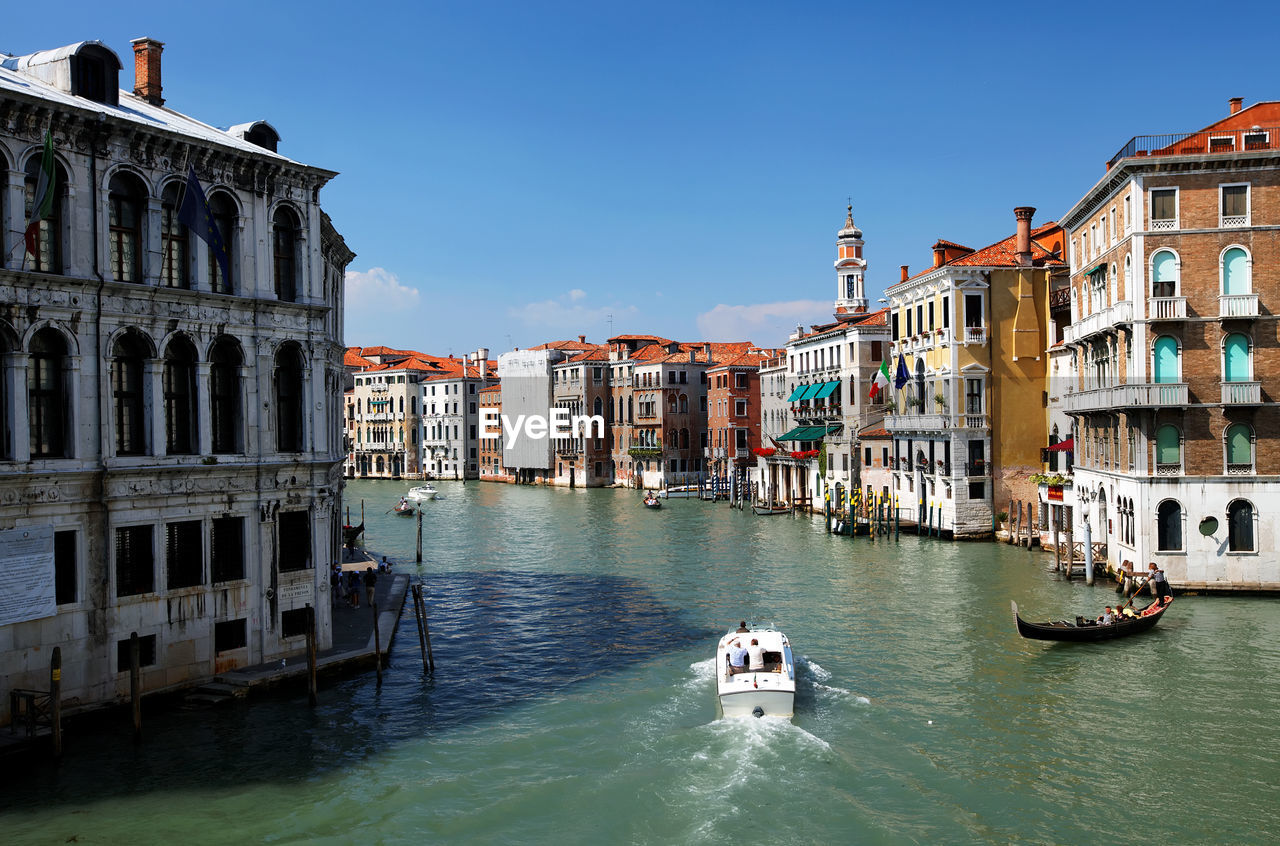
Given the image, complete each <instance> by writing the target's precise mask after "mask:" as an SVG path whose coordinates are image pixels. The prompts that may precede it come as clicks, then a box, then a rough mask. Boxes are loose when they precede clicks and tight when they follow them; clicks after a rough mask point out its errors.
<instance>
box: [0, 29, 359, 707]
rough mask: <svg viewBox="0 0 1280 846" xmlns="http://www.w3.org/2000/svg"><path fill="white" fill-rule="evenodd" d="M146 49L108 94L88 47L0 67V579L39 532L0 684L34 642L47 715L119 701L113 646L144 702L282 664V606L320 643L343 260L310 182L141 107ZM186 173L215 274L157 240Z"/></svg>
mask: <svg viewBox="0 0 1280 846" xmlns="http://www.w3.org/2000/svg"><path fill="white" fill-rule="evenodd" d="M162 47H163V45H161V44H160V43H159V42H155V41H152V40H150V39H138V40H137V41H135V42H134V50H135V61H136V65H135V71H136V76H137V80H138V84H137V86H136V87H135V89H134V92H132V93H131V92H129V91H120V90H118V88H119V85H118V82H119V73H120V70H121V65H120V61H119V58H118V56H117V55H116V53H115V52H113V51H112V50H111V49H110V48H108V47H106V46H105V45H103V44H102V43H100V42H96V41H87V42H80V43H78V44H73V45H70V46H67V47H63V48H60V49H56V50H51V51H46V52H41V53H35V54H32V55H28V56H9V57H6V56H2V55H0V251H2V252H0V352H2V353H3V361H4V378H3V380H2V382H0V386H2V388H3V390H2V391H0V433H2V437H0V529H4V530H6V531H3V532H0V572H4V573H5V574H6V575H7V576H9V577H11V576H12V574H13V573H14V572H15V568H16V567H18V566H20V565H21V564H22V560H21V559H19V558H18V557H17V555H18V552H19V551H20V549H19V546H18V544H17V543H16V541H15V539H16V538H18V537H20V536H21V535H22V534H24V533H26V534H33V533H34V534H40V533H52V537H53V543H52V554H51V555H46V554H44V553H42V554H41V555H40V556H37V558H36V559H34V563H33V560H32V559H27V560H26V566H27V569H26V570H25V571H24V577H23V579H22V580H21V583H20V584H18V585H15V580H14V579H12V578H8V577H7V578H6V581H7V582H8V585H7V588H6V591H7V592H8V593H11V594H14V593H16V594H17V596H16V598H14V597H11V599H12V601H10V602H8V603H6V605H5V609H4V618H3V619H0V678H3V679H4V682H5V685H6V686H7V687H8V688H35V689H47V687H48V680H49V659H50V652H51V649H52V647H53V646H55V645H58V646H60V647H61V650H62V666H63V669H62V694H63V698H64V701H65V703H66V704H67V705H68V706H71V707H72V708H74V707H77V706H84V707H88V706H93V705H98V704H104V703H111V702H115V701H120V700H123V699H125V698H127V697H128V695H129V676H130V672H129V671H130V669H131V662H130V658H129V651H128V649H127V644H128V641H129V638H130V635H131V633H134V632H136V633H137V634H138V635H139V637H140V640H141V646H142V649H141V661H140V662H139V663H140V667H141V681H142V687H143V691H144V692H154V691H160V690H165V689H172V688H177V687H181V686H184V685H187V684H190V683H193V682H196V681H199V680H203V679H207V678H209V677H211V676H213V675H214V674H216V673H218V672H220V671H223V670H227V669H230V668H234V667H238V666H245V665H253V664H257V663H260V662H264V661H269V660H278V659H279V658H281V657H282V656H285V655H295V654H298V653H299V652H301V651H302V650H303V648H304V643H305V631H306V629H307V623H308V616H309V612H308V611H307V606H308V605H311V606H313V607H314V608H315V610H316V612H317V613H316V614H315V623H316V627H317V632H318V639H319V645H320V647H321V648H323V647H325V646H326V645H328V644H329V643H330V642H331V639H332V637H331V621H330V614H329V605H330V603H329V597H328V591H327V588H328V569H327V566H326V565H327V563H328V562H330V561H332V560H334V559H335V558H336V556H337V554H338V549H339V546H340V543H341V520H340V510H341V509H340V500H341V490H342V480H341V458H342V456H341V449H342V436H341V430H340V424H341V412H340V408H339V405H340V401H341V394H342V388H341V385H342V376H343V373H342V351H343V350H342V345H341V338H342V318H343V314H342V280H343V274H344V270H345V266H346V265H347V263H348V262H349V261H350V260H351V259H352V258H353V254H352V253H351V251H350V250H349V249H348V248H347V247H346V245H345V243H344V242H343V240H342V238H341V236H339V235H338V233H337V232H335V231H334V229H333V227H332V226H331V225H330V223H329V220H328V218H327V216H326V215H325V214H324V213H323V212H322V211H321V208H320V204H319V201H318V195H319V192H320V189H321V188H322V187H323V186H324V185H325V184H326V183H327V182H328V181H329V180H330V179H332V178H333V177H334V176H335V174H334V173H333V172H332V171H327V170H323V169H320V168H315V167H311V166H308V165H303V164H299V163H297V162H294V161H291V160H290V159H288V158H286V157H285V156H283V155H281V154H280V153H278V152H277V150H276V147H277V143H278V141H279V137H278V135H277V133H276V131H275V130H274V129H273V128H272V127H271V126H270V124H268V123H266V122H263V121H258V122H253V123H246V124H242V125H241V126H238V127H233V128H232V129H230V130H220V129H217V128H215V127H212V126H209V125H206V124H204V123H201V122H199V121H198V120H195V119H193V118H189V117H186V116H184V115H182V114H181V113H179V112H177V111H173V110H172V109H170V108H168V107H162V105H161V104H162V103H163V102H164V100H163V99H162V97H161V87H160V52H161V49H162ZM46 134H47V135H48V136H49V137H50V138H51V139H52V148H53V159H54V170H55V181H54V202H53V205H52V209H51V211H50V213H49V214H48V215H47V216H46V217H45V218H44V220H42V221H40V222H39V223H37V224H36V226H35V228H34V230H33V233H32V234H33V236H34V240H35V244H34V245H33V246H34V252H33V253H28V252H27V250H26V248H25V246H24V230H26V229H27V219H28V215H29V212H30V206H31V202H32V197H33V195H34V194H35V192H36V190H37V186H38V184H39V174H40V171H41V161H42V150H43V147H44V142H45V138H46ZM189 166H190V167H191V168H194V171H195V173H196V174H197V176H198V178H199V181H200V184H201V185H202V186H203V189H204V192H205V193H206V195H207V197H208V202H209V207H210V211H211V213H212V218H213V225H215V226H216V227H217V228H218V230H219V232H220V234H221V236H222V238H223V240H224V241H225V243H226V244H227V247H228V249H227V254H228V259H229V261H228V263H227V265H226V268H225V270H224V268H223V267H222V266H221V263H220V262H218V261H216V260H214V259H213V258H211V256H210V250H209V247H208V246H207V245H206V243H205V241H204V240H201V239H199V238H197V237H195V233H194V232H193V231H192V230H190V229H188V228H187V227H186V226H184V225H183V224H181V223H180V222H179V209H180V207H181V202H182V199H183V198H184V193H185V192H186V191H187V180H186V173H187V170H188V167H189ZM50 559H52V560H50ZM8 709H9V697H7V696H2V695H0V723H3V722H7V721H8V718H9V714H8Z"/></svg>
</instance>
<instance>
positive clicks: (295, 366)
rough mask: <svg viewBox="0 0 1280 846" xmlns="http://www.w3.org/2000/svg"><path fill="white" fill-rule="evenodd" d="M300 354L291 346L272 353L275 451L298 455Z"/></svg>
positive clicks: (300, 391) (300, 395)
mask: <svg viewBox="0 0 1280 846" xmlns="http://www.w3.org/2000/svg"><path fill="white" fill-rule="evenodd" d="M302 370H303V368H302V353H301V352H299V351H298V348H297V347H296V346H293V345H289V346H286V347H284V348H282V349H281V350H280V352H278V353H276V372H275V383H276V384H275V394H276V427H277V428H276V449H277V450H279V451H280V452H302V443H303V431H302V411H303V402H302Z"/></svg>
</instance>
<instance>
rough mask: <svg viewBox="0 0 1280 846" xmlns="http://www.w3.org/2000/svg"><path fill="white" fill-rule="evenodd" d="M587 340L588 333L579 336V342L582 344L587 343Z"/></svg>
mask: <svg viewBox="0 0 1280 846" xmlns="http://www.w3.org/2000/svg"><path fill="white" fill-rule="evenodd" d="M586 342H587V336H586V335H579V336H578V343H580V344H585V343H586Z"/></svg>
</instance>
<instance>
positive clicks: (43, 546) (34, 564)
mask: <svg viewBox="0 0 1280 846" xmlns="http://www.w3.org/2000/svg"><path fill="white" fill-rule="evenodd" d="M0 584H2V585H4V589H3V590H0V626H8V625H11V624H13V623H21V622H24V621H26V620H39V619H40V618H41V617H52V616H54V615H55V614H57V613H58V603H57V595H56V593H55V590H54V569H53V526H28V527H27V528H24V529H4V530H0Z"/></svg>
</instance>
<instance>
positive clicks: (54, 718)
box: [9, 646, 62, 758]
mask: <svg viewBox="0 0 1280 846" xmlns="http://www.w3.org/2000/svg"><path fill="white" fill-rule="evenodd" d="M13 718H14V715H13V714H10V715H9V719H10V720H12V719H13ZM49 723H50V728H52V729H53V757H55V758H61V757H62V647H61V646H55V647H54V648H53V656H52V657H51V658H50V660H49Z"/></svg>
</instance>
